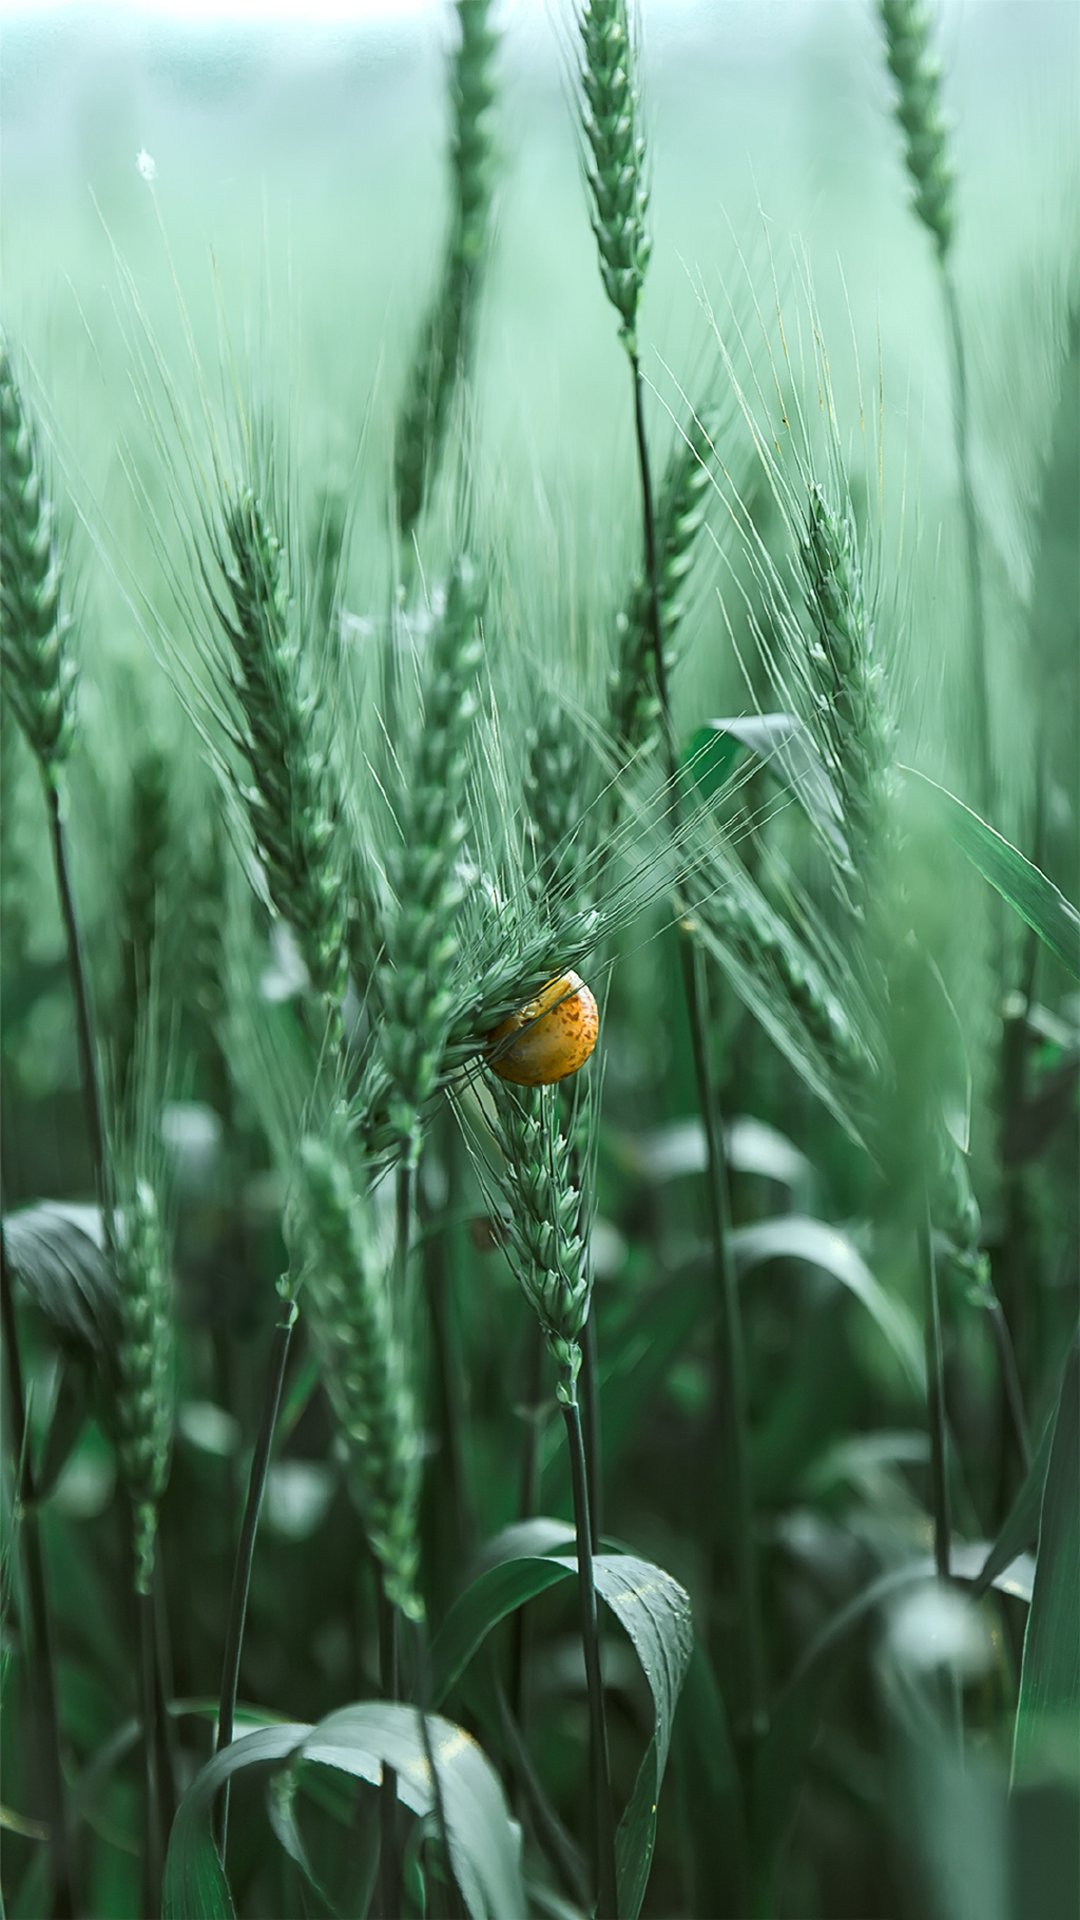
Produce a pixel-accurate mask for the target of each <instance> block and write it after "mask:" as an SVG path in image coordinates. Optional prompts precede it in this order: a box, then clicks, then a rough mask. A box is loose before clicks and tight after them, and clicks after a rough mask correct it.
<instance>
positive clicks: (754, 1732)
mask: <svg viewBox="0 0 1080 1920" xmlns="http://www.w3.org/2000/svg"><path fill="white" fill-rule="evenodd" d="M630 368H631V373H632V376H633V385H634V425H635V430H636V436H637V452H638V469H639V472H640V477H641V507H642V527H643V532H644V540H645V567H646V574H647V578H648V584H649V603H650V611H651V616H652V627H653V645H654V648H655V653H656V691H657V697H658V699H659V702H660V711H661V726H662V728H663V735H664V743H665V753H666V758H667V771H668V780H669V785H670V793H671V800H670V806H671V813H672V821H673V824H674V825H677V824H678V815H679V768H678V755H677V749H676V744H675V730H674V726H673V723H672V717H671V698H670V692H669V689H668V684H667V665H666V662H665V659H664V633H663V619H662V616H661V611H660V581H659V573H658V568H657V554H656V514H655V508H654V503H653V486H652V470H651V467H650V464H649V443H648V437H647V434H646V430H645V394H644V382H643V380H642V377H641V365H640V361H639V360H638V357H637V354H636V353H631V355H630ZM679 950H680V960H681V965H682V980H683V991H684V994H685V998H686V1011H687V1017H688V1020H689V1023H690V1039H691V1045H692V1048H693V1053H694V1069H695V1075H696V1078H697V1087H698V1103H699V1106H700V1108H701V1117H702V1122H703V1124H704V1128H705V1140H706V1150H707V1155H708V1189H709V1216H710V1226H711V1230H712V1239H713V1271H714V1274H715V1276H716V1283H717V1293H718V1297H719V1307H720V1343H719V1352H718V1356H717V1358H718V1363H719V1374H720V1385H721V1394H722V1398H723V1407H724V1415H723V1417H724V1421H725V1425H726V1429H727V1432H726V1439H727V1446H726V1448H725V1453H726V1457H727V1460H728V1463H729V1473H730V1485H731V1488H732V1493H733V1498H734V1508H735V1562H736V1578H737V1581H738V1588H739V1611H740V1615H741V1618H742V1623H743V1632H744V1635H745V1655H746V1658H745V1672H746V1684H747V1700H748V1707H749V1713H748V1724H749V1731H750V1735H751V1738H757V1737H758V1736H759V1735H760V1734H761V1733H762V1732H763V1731H764V1729H765V1725H766V1720H767V1712H766V1695H765V1663H764V1654H763V1649H762V1641H761V1605H760V1582H759V1577H758V1564H757V1548H756V1545H755V1541H754V1495H753V1483H752V1479H751V1473H750V1450H749V1444H748V1438H747V1435H748V1417H747V1395H746V1364H745V1356H744V1345H743V1333H742V1309H741V1304H740V1300H739V1288H738V1279H737V1276H736V1273H735V1263H734V1259H733V1257H732V1252H731V1201H730V1186H729V1181H728V1168H727V1154H726V1152H725V1148H724V1123H723V1115H722V1113H721V1109H720V1098H719V1089H718V1087H717V1085H716V1079H715V1075H714V1073H713V1070H712V1054H711V1049H710V1046H709V1017H708V994H707V986H706V977H705V965H704V958H703V956H702V953H701V950H700V948H699V947H698V945H697V943H696V941H695V940H694V939H693V936H692V935H691V934H688V933H687V932H685V931H684V929H683V927H682V925H681V924H680V929H679Z"/></svg>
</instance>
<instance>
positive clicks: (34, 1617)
mask: <svg viewBox="0 0 1080 1920" xmlns="http://www.w3.org/2000/svg"><path fill="white" fill-rule="evenodd" d="M0 1310H2V1317H3V1331H4V1346H5V1348H6V1349H7V1372H8V1393H9V1396H10V1407H11V1443H12V1449H13V1452H14V1456H15V1465H16V1474H17V1476H18V1478H17V1479H16V1484H15V1510H16V1512H17V1513H18V1516H19V1539H20V1542H21V1545H22V1549H23V1553H24V1555H25V1564H26V1587H27V1601H28V1605H29V1612H30V1635H31V1646H32V1657H31V1664H30V1671H31V1676H32V1684H33V1689H34V1692H35V1693H36V1695H37V1708H38V1725H39V1726H40V1728H41V1730H42V1735H43V1741H42V1748H43V1752H42V1759H43V1765H44V1774H45V1779H44V1788H45V1798H46V1807H47V1813H48V1822H49V1837H50V1842H51V1852H52V1866H53V1881H54V1886H53V1906H52V1912H53V1916H54V1920H73V1916H74V1914H75V1912H76V1900H75V1891H74V1864H73V1862H74V1855H73V1851H72V1843H71V1822H70V1819H69V1816H68V1805H67V1788H66V1785H65V1782H64V1766H63V1759H62V1753H63V1744H62V1735H61V1731H60V1708H59V1702H58V1699H57V1691H56V1668H55V1665H54V1661H53V1650H52V1634H51V1632H50V1627H49V1606H48V1600H47V1598H46V1587H45V1557H44V1554H43V1552H42V1548H41V1531H40V1528H39V1526H38V1513H37V1505H36V1489H35V1486H34V1467H33V1461H32V1459H31V1455H30V1434H29V1424H28V1421H27V1414H26V1393H25V1389H24V1385H23V1374H22V1363H21V1360H20V1357H19V1339H18V1329H17V1326H16V1322H15V1300H14V1294H13V1288H12V1281H11V1269H10V1267H9V1266H8V1260H7V1249H6V1247H5V1245H4V1232H3V1227H2V1225H0Z"/></svg>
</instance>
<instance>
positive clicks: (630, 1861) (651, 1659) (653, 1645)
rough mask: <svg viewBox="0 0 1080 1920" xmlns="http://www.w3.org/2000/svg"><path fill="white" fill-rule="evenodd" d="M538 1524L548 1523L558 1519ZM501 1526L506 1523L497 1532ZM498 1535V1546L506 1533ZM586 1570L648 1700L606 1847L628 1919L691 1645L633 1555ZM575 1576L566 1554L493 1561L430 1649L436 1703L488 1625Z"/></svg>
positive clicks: (667, 1588)
mask: <svg viewBox="0 0 1080 1920" xmlns="http://www.w3.org/2000/svg"><path fill="white" fill-rule="evenodd" d="M530 1524H532V1525H535V1524H536V1523H530ZM543 1524H544V1525H545V1526H546V1527H557V1526H558V1525H559V1524H560V1523H558V1522H550V1521H549V1522H546V1523H543ZM510 1531H511V1529H507V1533H509V1532H510ZM499 1538H500V1540H502V1541H503V1542H504V1543H505V1542H506V1535H501V1536H499ZM593 1566H594V1573H595V1578H596V1588H597V1592H598V1593H599V1594H600V1596H601V1598H602V1599H603V1600H605V1601H606V1602H607V1605H608V1606H609V1607H610V1608H611V1610H612V1612H613V1613H614V1614H615V1615H616V1617H617V1619H618V1620H619V1621H620V1622H621V1624H622V1626H623V1627H624V1628H625V1629H626V1632H627V1633H628V1634H629V1636H630V1639H631V1640H632V1642H633V1645H634V1650H635V1652H636V1653H637V1656H638V1659H639V1661H640V1662H641V1667H642V1671H643V1673H644V1675H645V1678H646V1680H647V1681H648V1683H649V1689H650V1691H651V1693H652V1697H653V1733H652V1738H651V1739H650V1741H649V1745H648V1748H647V1750H646V1753H645V1757H644V1759H643V1760H642V1763H641V1766H640V1768H639V1770H638V1776H637V1780H636V1781H635V1783H634V1791H633V1793H632V1794H631V1796H630V1802H629V1805H628V1806H627V1808H626V1811H625V1813H624V1814H623V1817H622V1820H621V1821H620V1823H619V1831H618V1836H617V1843H616V1844H617V1854H618V1867H619V1911H620V1914H621V1915H623V1916H624V1920H636V1915H637V1914H638V1913H639V1912H640V1909H641V1902H642V1900H643V1898H644V1895H645V1886H646V1883H647V1881H648V1877H649V1867H650V1864H651V1862H652V1852H653V1845H654V1842H655V1838H656V1803H657V1799H658V1797H659V1792H660V1783H661V1781H662V1779H663V1776H664V1768H665V1766H666V1764H667V1755H668V1748H669V1745H670V1742H671V1728H672V1723H673V1721H674V1717H675V1707H676V1703H677V1701H678V1697H679V1690H680V1688H681V1686H682V1683H683V1680H684V1678H685V1675H686V1668H687V1665H688V1663H689V1660H690V1654H691V1649H692V1646H693V1630H692V1627H691V1621H690V1602H689V1599H688V1598H687V1595H686V1593H685V1592H684V1591H683V1589H682V1587H680V1586H679V1584H678V1582H677V1581H675V1580H673V1579H672V1578H671V1575H670V1574H667V1573H664V1572H663V1571H662V1569H661V1568H659V1567H654V1566H653V1565H652V1564H651V1563H650V1562H649V1561H647V1560H639V1559H637V1558H636V1557H635V1556H634V1555H633V1554H616V1553H601V1554H598V1555H597V1556H596V1559H595V1561H594V1563H593ZM576 1575H577V1560H576V1558H573V1557H571V1556H569V1555H558V1556H542V1555H537V1554H530V1555H528V1556H523V1557H521V1558H519V1559H517V1560H502V1561H499V1562H498V1563H497V1564H496V1565H495V1566H492V1567H489V1568H487V1570H486V1571H485V1572H483V1573H481V1574H480V1575H479V1577H478V1578H477V1579H476V1580H474V1581H473V1583H472V1585H471V1586H470V1587H468V1588H467V1589H466V1591H465V1592H464V1593H463V1594H461V1595H460V1597H459V1598H458V1599H457V1600H456V1601H455V1603H454V1605H453V1606H452V1607H451V1609H450V1612H449V1614H448V1615H447V1617H446V1619H445V1621H444V1622H443V1625H442V1627H441V1628H440V1630H439V1633H438V1634H437V1636H436V1638H435V1641H434V1644H433V1646H432V1649H431V1686H432V1697H433V1699H434V1700H435V1701H436V1703H438V1702H439V1701H440V1700H442V1699H443V1698H444V1697H445V1695H446V1693H447V1692H448V1691H449V1689H450V1687H451V1686H452V1685H453V1684H454V1681H455V1680H456V1679H457V1678H458V1677H459V1676H460V1674H461V1673H462V1672H463V1671H464V1669H465V1667H466V1666H467V1664H468V1662H469V1660H470V1659H471V1658H472V1656H473V1654H474V1653H475V1652H476V1651H477V1648H478V1647H479V1646H480V1645H481V1644H482V1642H483V1641H484V1640H485V1639H486V1637H487V1635H488V1633H490V1631H491V1629H492V1627H494V1626H495V1625H496V1624H497V1623H498V1622H499V1621H500V1620H503V1619H505V1618H506V1616H507V1614H508V1613H512V1612H513V1611H514V1609H515V1608H516V1607H519V1606H522V1605H523V1604H524V1602H525V1601H526V1600H530V1599H532V1598H533V1597H534V1595H536V1594H538V1593H543V1592H544V1591H545V1590H546V1589H547V1588H549V1587H552V1586H555V1585H557V1584H558V1582H559V1581H560V1580H564V1579H570V1578H574V1577H576Z"/></svg>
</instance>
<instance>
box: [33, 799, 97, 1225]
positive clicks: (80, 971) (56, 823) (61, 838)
mask: <svg viewBox="0 0 1080 1920" xmlns="http://www.w3.org/2000/svg"><path fill="white" fill-rule="evenodd" d="M45 797H46V802H47V805H48V810H49V832H50V835H51V838H52V850H53V865H54V867H55V871H56V891H57V895H58V897H59V900H60V914H61V918H62V919H63V922H64V937H65V941H66V946H67V962H68V974H69V977H70V980H71V993H72V999H73V1000H74V1002H75V1037H76V1041H77V1043H78V1049H79V1078H80V1080H81V1082H82V1092H83V1106H84V1109H85V1113H86V1135H87V1142H88V1145H89V1148H90V1164H91V1167H92V1169H93V1175H94V1187H95V1189H96V1192H97V1195H98V1199H99V1201H100V1202H101V1204H102V1213H103V1217H105V1232H106V1237H108V1235H109V1233H110V1225H109V1221H108V1219H107V1217H106V1216H107V1213H108V1209H107V1207H106V1206H105V1187H106V1164H105V1130H104V1123H103V1120H102V1100H101V1081H100V1077H99V1075H98V1069H97V1050H96V1047H95V1045H94V1024H93V1015H92V1012H91V1005H90V988H89V984H88V981H87V975H86V963H85V961H84V959H83V946H82V937H81V934H80V930H79V918H78V913H77V911H76V907H75V895H74V892H73V890H72V885H71V870H70V867H69V865H68V856H67V836H66V834H65V832H64V819H63V810H62V807H61V801H60V792H59V788H58V787H57V785H56V783H55V781H54V780H52V779H50V778H48V777H46V781H45Z"/></svg>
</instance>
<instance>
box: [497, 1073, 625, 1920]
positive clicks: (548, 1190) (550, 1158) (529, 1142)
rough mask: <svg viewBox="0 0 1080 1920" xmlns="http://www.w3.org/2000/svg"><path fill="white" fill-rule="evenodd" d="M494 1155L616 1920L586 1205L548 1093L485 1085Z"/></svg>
mask: <svg viewBox="0 0 1080 1920" xmlns="http://www.w3.org/2000/svg"><path fill="white" fill-rule="evenodd" d="M489 1084H490V1086H491V1090H492V1099H493V1105H492V1108H491V1110H490V1114H491V1118H492V1121H493V1130H494V1135H495V1141H496V1144H497V1147H498V1149H499V1163H498V1170H497V1172H495V1173H493V1174H491V1175H484V1174H482V1175H481V1178H482V1179H488V1181H489V1183H494V1184H495V1186H497V1188H498V1190H499V1192H500V1195H501V1199H502V1202H503V1207H502V1210H501V1214H500V1218H501V1222H502V1231H503V1240H504V1246H505V1249H506V1253H507V1257H508V1259H509V1261H510V1264H511V1267H512V1268H513V1271H514V1273H515V1275H516V1278H517V1280H518V1284H519V1285H520V1287H521V1290H522V1293H523V1294H524V1296H525V1299H526V1300H527V1302H528V1304H529V1306H530V1307H531V1308H532V1310H533V1312H534V1313H535V1315H536V1318H537V1321H538V1323H539V1326H540V1328H541V1331H542V1332H543V1335H544V1339H545V1341H546V1342H547V1346H548V1348H549V1350H550V1352H551V1354H552V1356H553V1358H554V1360H555V1364H556V1369H557V1377H556V1386H555V1394H556V1398H557V1399H558V1401H559V1404H560V1406H561V1408H562V1412H563V1419H564V1422H565V1425H566V1435H567V1444H568V1447H569V1451H570V1468H571V1478H572V1482H573V1492H574V1526H575V1531H576V1535H577V1554H578V1586H579V1590H580V1597H581V1633H582V1647H583V1651H584V1655H585V1673H586V1683H587V1688H588V1696H589V1722H590V1760H591V1770H592V1779H593V1807H594V1817H595V1823H596V1824H595V1834H594V1868H595V1872H596V1884H597V1908H596V1911H597V1914H598V1915H599V1916H602V1917H603V1920H615V1916H616V1915H617V1912H618V1894H617V1876H616V1866H615V1823H614V1814H613V1810H612V1798H611V1763H610V1758H609V1752H608V1730H607V1715H606V1709H605V1705H604V1689H603V1680H602V1676H601V1669H600V1625H599V1617H598V1602H597V1595H596V1581H595V1574H594V1569H593V1528H592V1520H591V1516H590V1512H589V1488H588V1473H587V1466H586V1458H585V1446H584V1439H583V1434H582V1424H581V1409H580V1406H579V1404H578V1391H577V1383H578V1376H579V1374H580V1371H581V1341H582V1337H583V1334H584V1330H585V1325H586V1321H587V1320H588V1316H589V1307H590V1303H591V1298H592V1275H591V1271H590V1267H589V1259H588V1231H589V1207H588V1205H587V1204H585V1203H583V1196H582V1193H581V1191H580V1189H579V1186H578V1182H577V1180H576V1179H575V1177H574V1162H575V1158H576V1157H577V1156H575V1154H574V1152H573V1149H572V1146H571V1142H570V1140H569V1139H568V1137H567V1135H566V1134H565V1133H564V1132H563V1130H562V1128H561V1126H560V1124H559V1111H558V1097H557V1092H556V1089H555V1088H554V1087H539V1088H537V1089H535V1090H534V1091H521V1090H519V1089H516V1088H513V1089H512V1088H510V1087H507V1086H506V1085H504V1084H503V1083H502V1082H497V1081H492V1082H490V1083H489Z"/></svg>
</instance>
